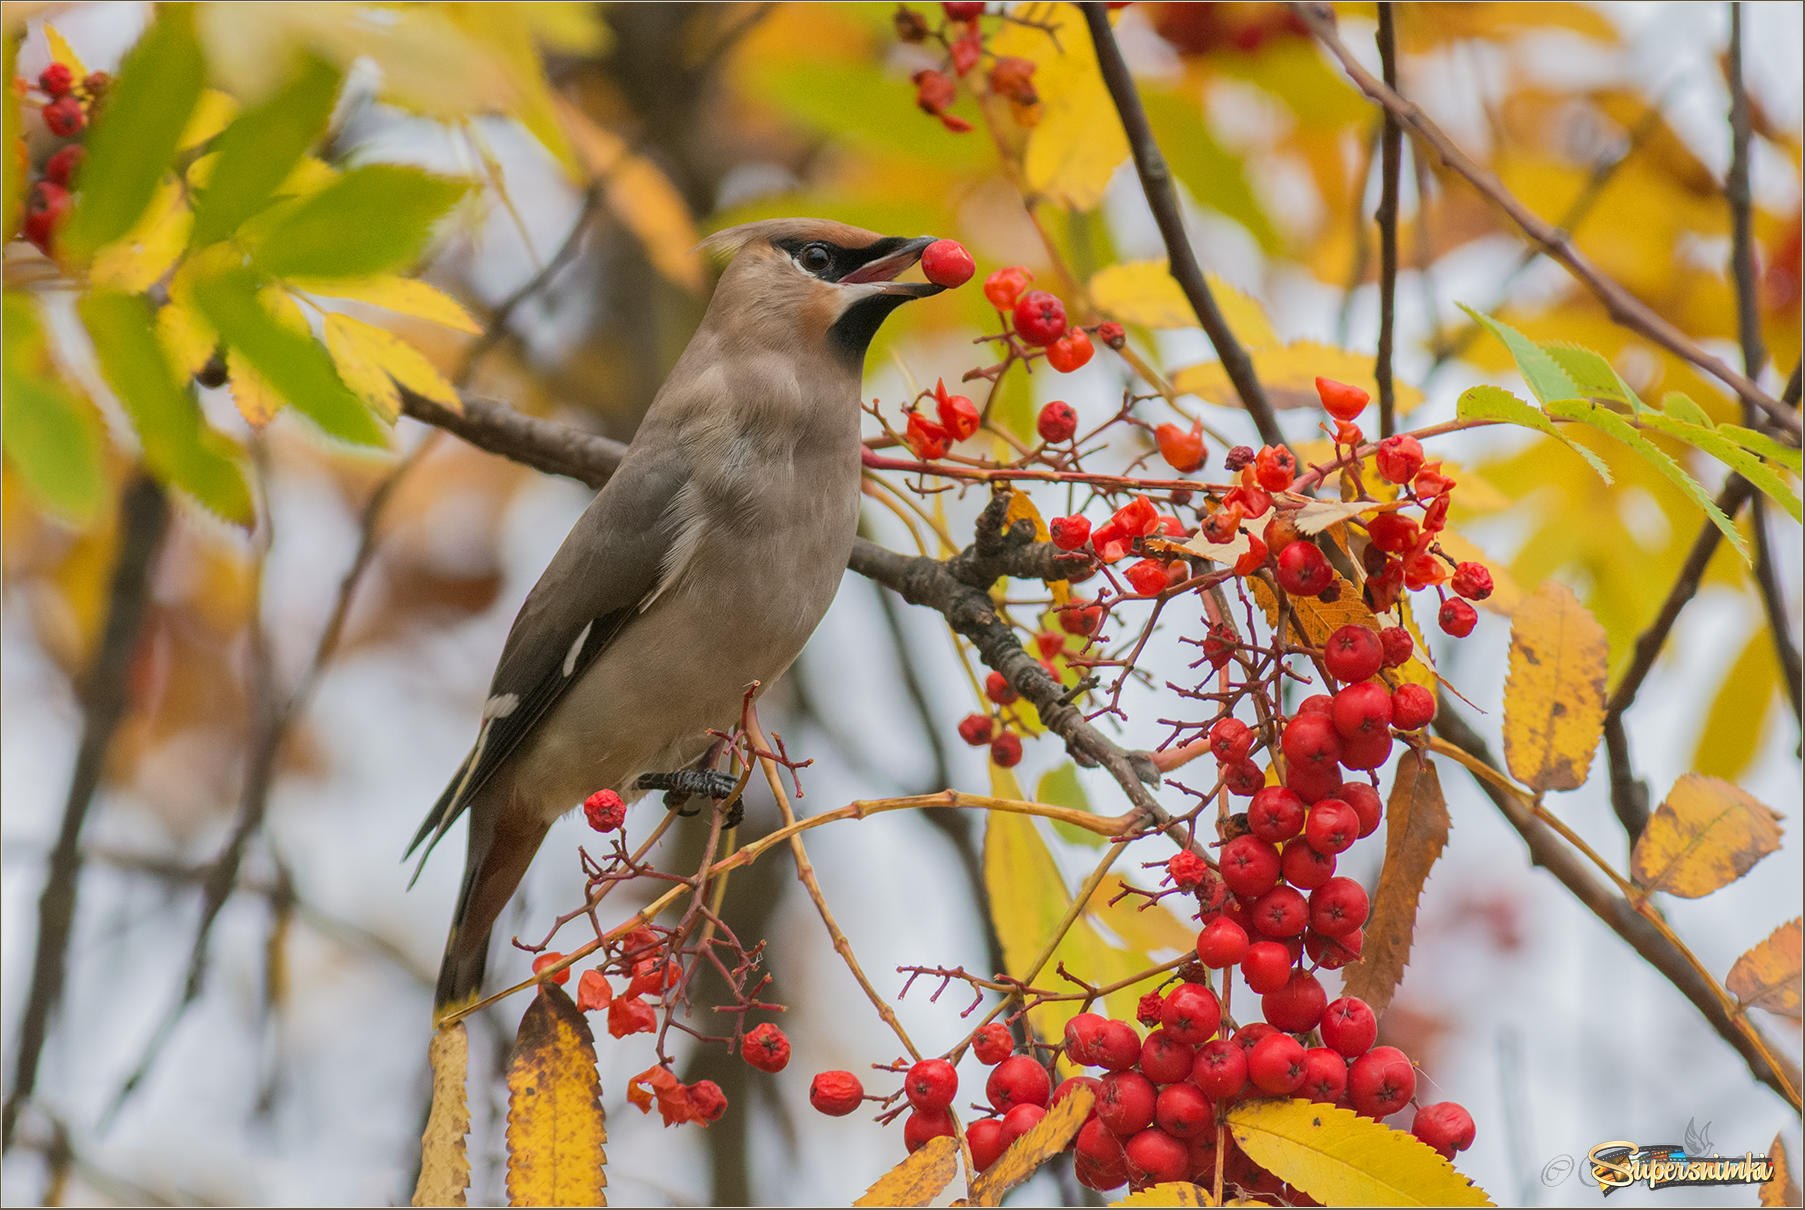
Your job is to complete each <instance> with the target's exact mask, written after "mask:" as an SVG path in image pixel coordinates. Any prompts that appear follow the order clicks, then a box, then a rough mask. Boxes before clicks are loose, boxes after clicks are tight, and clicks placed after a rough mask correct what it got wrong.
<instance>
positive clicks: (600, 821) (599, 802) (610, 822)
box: [583, 790, 627, 832]
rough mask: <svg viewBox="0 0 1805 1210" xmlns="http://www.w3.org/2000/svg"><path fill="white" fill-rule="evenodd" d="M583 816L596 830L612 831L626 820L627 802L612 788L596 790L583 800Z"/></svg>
mask: <svg viewBox="0 0 1805 1210" xmlns="http://www.w3.org/2000/svg"><path fill="white" fill-rule="evenodd" d="M583 818H584V819H586V820H588V821H589V826H590V827H592V828H594V829H595V830H596V831H598V832H612V831H614V830H615V829H616V828H618V827H620V826H621V824H622V823H624V822H626V818H627V804H626V803H625V802H623V801H621V796H620V795H618V794H616V793H615V792H614V791H613V790H597V791H596V792H595V793H594V794H591V795H590V796H589V797H588V798H585V799H584V800H583Z"/></svg>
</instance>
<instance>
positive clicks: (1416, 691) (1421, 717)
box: [1391, 683, 1435, 731]
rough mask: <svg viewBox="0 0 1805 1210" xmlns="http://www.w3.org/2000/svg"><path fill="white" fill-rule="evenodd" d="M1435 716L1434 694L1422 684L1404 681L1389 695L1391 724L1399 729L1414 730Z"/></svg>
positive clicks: (1425, 724)
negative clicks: (1404, 682)
mask: <svg viewBox="0 0 1805 1210" xmlns="http://www.w3.org/2000/svg"><path fill="white" fill-rule="evenodd" d="M1434 717H1435V695H1434V694H1433V693H1430V692H1429V691H1428V690H1427V689H1425V688H1424V687H1423V686H1421V685H1418V684H1414V683H1406V684H1402V685H1399V686H1398V687H1397V689H1395V690H1394V691H1393V692H1392V695H1391V725H1392V726H1394V727H1396V728H1397V729H1398V730H1400V731H1415V730H1417V729H1418V728H1420V727H1424V726H1427V725H1428V723H1429V720H1430V719H1432V718H1434Z"/></svg>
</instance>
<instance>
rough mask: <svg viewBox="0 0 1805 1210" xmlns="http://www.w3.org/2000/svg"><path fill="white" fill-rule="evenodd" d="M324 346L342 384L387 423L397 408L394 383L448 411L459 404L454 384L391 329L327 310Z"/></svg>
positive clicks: (398, 394) (460, 406)
mask: <svg viewBox="0 0 1805 1210" xmlns="http://www.w3.org/2000/svg"><path fill="white" fill-rule="evenodd" d="M326 350H327V352H329V353H331V354H332V361H333V364H334V365H336V366H337V367H338V372H339V376H340V377H341V378H343V379H344V380H345V385H347V386H349V387H350V388H351V389H352V390H353V391H355V392H357V396H358V398H360V399H362V400H363V401H364V402H365V403H366V404H368V405H369V406H370V408H371V409H372V410H373V411H375V413H376V414H377V415H378V416H381V417H382V418H383V419H384V420H387V421H389V422H390V423H391V424H392V423H394V421H395V418H396V417H398V416H399V415H400V414H401V392H400V391H399V390H398V389H397V387H396V384H397V383H399V384H400V385H401V386H402V387H406V388H407V389H408V390H410V391H413V392H414V393H415V394H418V395H423V396H425V397H426V398H428V399H430V400H432V401H433V402H434V403H437V404H441V405H442V406H444V407H448V408H451V409H452V410H453V411H461V410H463V403H462V401H460V400H459V398H458V393H457V388H455V387H453V386H452V385H451V384H450V383H449V382H447V381H445V376H444V375H442V374H440V373H439V371H438V369H437V368H436V367H434V365H433V364H432V362H430V361H428V360H427V359H426V355H425V354H424V353H422V352H420V351H419V350H418V349H416V348H414V347H413V346H412V345H410V344H408V343H407V342H406V341H404V340H402V339H401V338H400V337H398V336H396V335H395V334H394V333H393V332H390V331H387V330H386V329H383V328H379V327H376V326H375V325H374V324H367V323H365V322H364V321H363V320H361V319H352V318H351V317H350V316H349V315H328V316H327V317H326Z"/></svg>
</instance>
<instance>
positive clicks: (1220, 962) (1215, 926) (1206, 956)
mask: <svg viewBox="0 0 1805 1210" xmlns="http://www.w3.org/2000/svg"><path fill="white" fill-rule="evenodd" d="M1246 956H1247V930H1246V929H1244V928H1242V927H1241V926H1240V925H1238V924H1236V923H1235V922H1234V921H1233V920H1230V919H1229V918H1228V917H1227V916H1218V917H1216V918H1215V919H1214V920H1212V921H1210V922H1209V923H1208V924H1206V925H1204V926H1203V929H1202V931H1201V932H1199V933H1198V934H1197V957H1198V959H1199V960H1200V961H1201V962H1202V963H1203V964H1204V965H1205V966H1207V967H1210V968H1212V969H1214V970H1225V969H1227V968H1228V967H1231V966H1234V965H1235V964H1236V963H1238V962H1240V961H1241V959H1242V958H1244V957H1246Z"/></svg>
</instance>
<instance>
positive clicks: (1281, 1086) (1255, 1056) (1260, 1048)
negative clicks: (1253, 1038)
mask: <svg viewBox="0 0 1805 1210" xmlns="http://www.w3.org/2000/svg"><path fill="white" fill-rule="evenodd" d="M1247 1076H1248V1078H1249V1079H1250V1080H1252V1081H1253V1084H1254V1087H1255V1088H1258V1089H1259V1090H1260V1091H1261V1092H1264V1093H1270V1094H1271V1095H1272V1096H1275V1097H1284V1096H1290V1095H1291V1094H1292V1093H1294V1092H1296V1091H1297V1090H1298V1089H1299V1088H1300V1087H1302V1086H1303V1082H1304V1048H1303V1045H1302V1044H1301V1043H1300V1042H1298V1040H1297V1039H1296V1038H1293V1037H1290V1036H1288V1035H1286V1034H1281V1033H1274V1034H1272V1035H1270V1036H1268V1037H1265V1038H1261V1039H1260V1041H1259V1044H1258V1045H1256V1046H1255V1047H1254V1048H1253V1053H1252V1054H1250V1055H1248V1056H1247Z"/></svg>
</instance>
